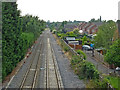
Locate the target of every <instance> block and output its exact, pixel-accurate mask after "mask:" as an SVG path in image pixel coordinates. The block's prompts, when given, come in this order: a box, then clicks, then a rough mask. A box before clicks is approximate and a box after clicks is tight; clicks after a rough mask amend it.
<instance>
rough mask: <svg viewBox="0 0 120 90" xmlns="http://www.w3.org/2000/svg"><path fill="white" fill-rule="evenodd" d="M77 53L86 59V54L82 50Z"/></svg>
mask: <svg viewBox="0 0 120 90" xmlns="http://www.w3.org/2000/svg"><path fill="white" fill-rule="evenodd" d="M77 53H78V54H79V55H81V56H83V59H86V54H85V53H84V52H83V51H82V50H77Z"/></svg>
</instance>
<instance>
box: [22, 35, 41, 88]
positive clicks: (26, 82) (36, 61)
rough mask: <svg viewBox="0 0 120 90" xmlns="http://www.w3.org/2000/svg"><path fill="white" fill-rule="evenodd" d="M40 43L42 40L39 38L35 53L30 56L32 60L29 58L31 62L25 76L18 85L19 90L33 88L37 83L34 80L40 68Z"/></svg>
mask: <svg viewBox="0 0 120 90" xmlns="http://www.w3.org/2000/svg"><path fill="white" fill-rule="evenodd" d="M42 42H43V40H42V37H41V38H40V40H39V41H38V45H37V46H36V48H35V52H34V53H33V54H32V58H31V59H32V60H31V63H30V66H29V68H28V70H27V71H26V73H25V76H24V78H23V80H22V83H21V85H20V89H24V88H31V89H33V88H35V84H36V83H37V82H36V78H37V74H38V72H39V68H40V55H41V51H42V49H43V43H42Z"/></svg>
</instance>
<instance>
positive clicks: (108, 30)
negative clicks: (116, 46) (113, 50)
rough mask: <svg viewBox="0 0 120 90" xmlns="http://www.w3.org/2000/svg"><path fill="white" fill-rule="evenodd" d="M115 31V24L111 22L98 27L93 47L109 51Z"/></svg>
mask: <svg viewBox="0 0 120 90" xmlns="http://www.w3.org/2000/svg"><path fill="white" fill-rule="evenodd" d="M116 30H117V26H116V23H115V22H114V21H112V20H110V21H108V22H106V23H104V24H103V25H102V26H100V27H99V29H98V32H97V36H96V37H95V47H96V48H100V47H102V48H105V49H106V50H107V49H109V48H110V46H111V45H112V43H113V36H114V32H115V31H116Z"/></svg>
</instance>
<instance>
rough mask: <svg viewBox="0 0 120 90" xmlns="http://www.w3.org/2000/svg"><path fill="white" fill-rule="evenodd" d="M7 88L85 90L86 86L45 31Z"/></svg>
mask: <svg viewBox="0 0 120 90" xmlns="http://www.w3.org/2000/svg"><path fill="white" fill-rule="evenodd" d="M6 88H58V89H60V88H85V84H84V82H83V81H82V80H79V78H78V76H77V75H75V74H74V72H73V70H72V69H71V68H70V61H69V60H68V58H67V57H66V56H65V55H64V54H63V52H62V50H61V48H60V46H59V45H57V42H56V40H55V38H54V37H53V35H52V34H51V33H50V31H49V30H45V31H44V32H43V33H42V34H41V35H40V37H39V38H38V40H37V43H36V44H35V45H34V46H33V48H32V54H31V55H30V56H29V57H28V58H26V59H25V63H24V64H23V65H22V66H21V68H20V69H19V71H18V72H17V73H16V74H15V75H14V76H13V77H12V78H11V80H10V81H9V83H8V84H7V85H6Z"/></svg>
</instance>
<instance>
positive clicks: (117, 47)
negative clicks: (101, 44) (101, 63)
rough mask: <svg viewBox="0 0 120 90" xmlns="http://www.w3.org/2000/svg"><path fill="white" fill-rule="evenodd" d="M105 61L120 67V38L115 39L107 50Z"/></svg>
mask: <svg viewBox="0 0 120 90" xmlns="http://www.w3.org/2000/svg"><path fill="white" fill-rule="evenodd" d="M105 61H106V62H108V63H109V64H114V65H115V66H119V67H120V39H119V40H117V41H115V42H114V44H113V45H112V46H110V49H109V50H107V53H106V55H105Z"/></svg>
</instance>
